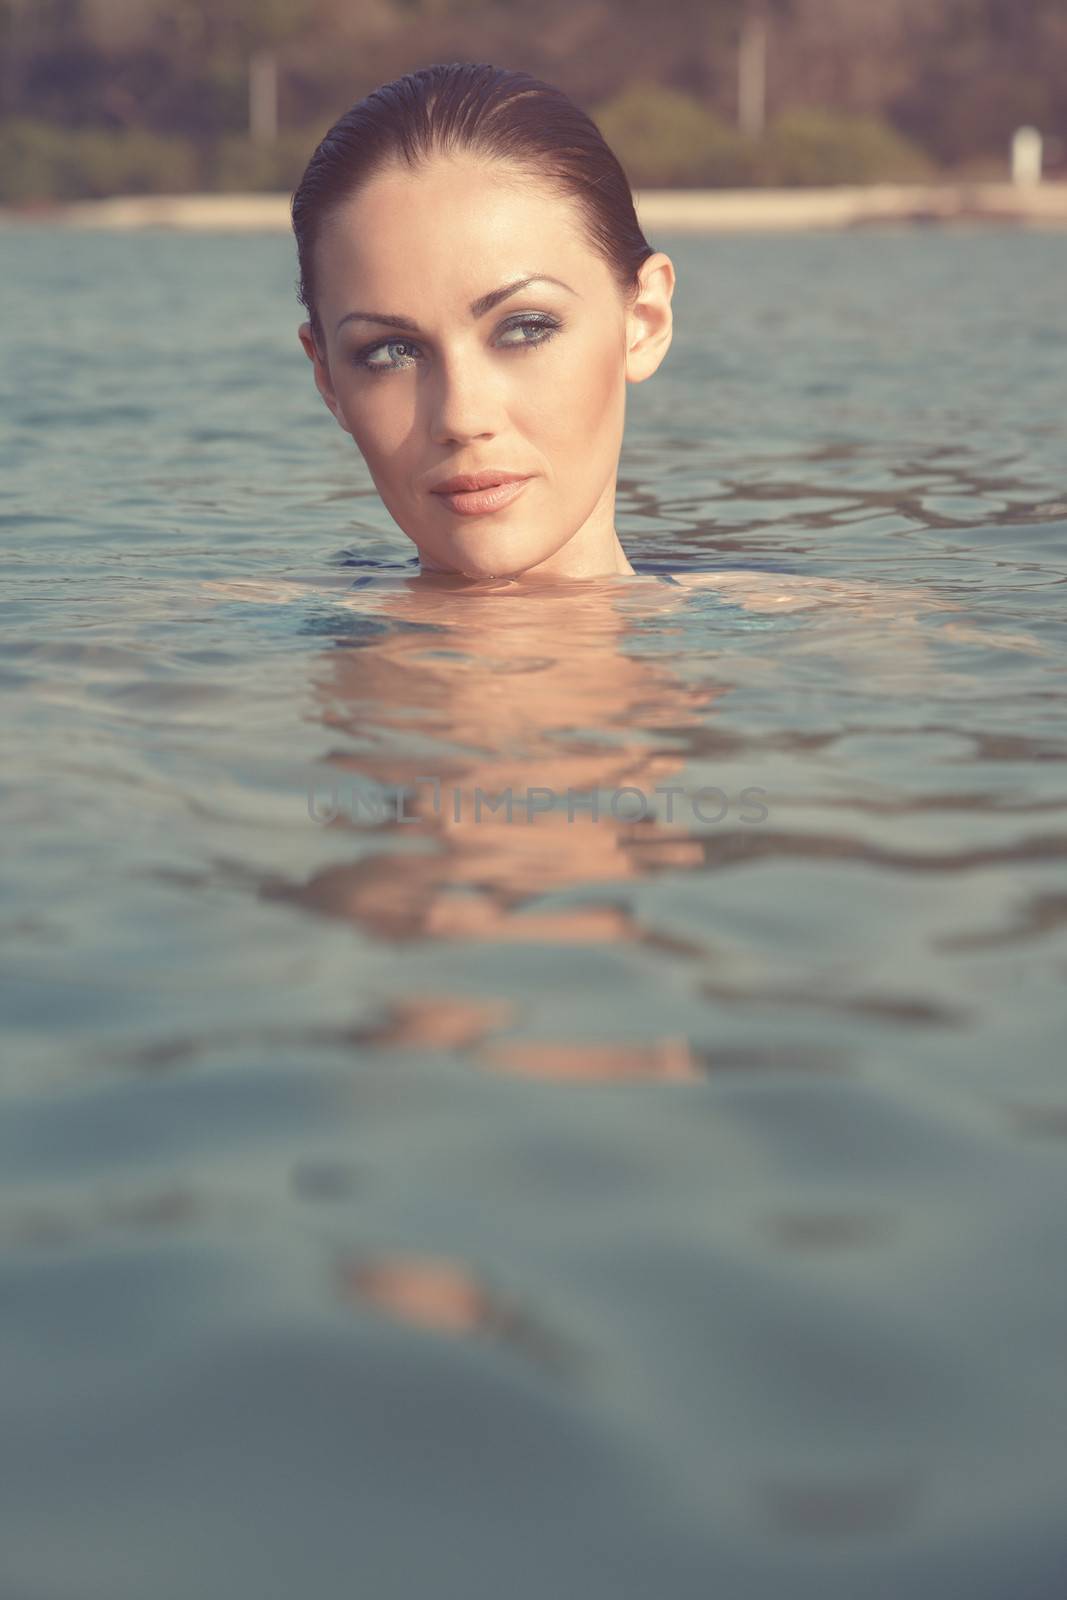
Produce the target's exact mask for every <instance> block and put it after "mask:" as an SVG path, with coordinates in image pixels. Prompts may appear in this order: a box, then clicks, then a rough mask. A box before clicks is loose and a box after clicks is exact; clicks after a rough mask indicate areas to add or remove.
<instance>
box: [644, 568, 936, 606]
mask: <svg viewBox="0 0 1067 1600" xmlns="http://www.w3.org/2000/svg"><path fill="white" fill-rule="evenodd" d="M668 576H669V578H670V581H671V582H672V583H676V584H678V585H679V586H680V587H681V588H683V589H689V590H697V591H701V592H704V593H712V594H715V595H718V596H720V597H721V598H722V599H724V600H727V601H730V602H732V603H733V604H735V605H740V606H743V607H744V608H745V609H746V610H748V611H798V610H802V609H804V608H806V607H808V608H810V607H819V606H832V607H835V608H843V609H845V610H849V611H858V612H862V613H863V614H865V615H867V616H870V615H872V614H876V613H878V614H884V615H899V614H900V610H901V607H902V606H904V607H905V608H907V609H908V610H910V611H912V612H916V611H920V610H931V609H932V610H941V609H943V608H944V602H942V601H939V600H937V598H936V597H935V596H934V595H932V594H930V593H929V591H927V590H924V589H921V588H919V587H915V588H909V589H904V588H901V587H900V586H899V585H889V584H879V583H872V582H868V581H866V580H864V579H860V578H852V579H849V578H824V577H820V576H816V575H812V574H806V573H798V572H790V571H787V570H786V569H784V568H768V567H751V568H749V567H723V568H715V569H713V570H710V571H684V570H681V571H675V572H672V573H670V574H669V575H668Z"/></svg>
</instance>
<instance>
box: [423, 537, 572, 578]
mask: <svg viewBox="0 0 1067 1600" xmlns="http://www.w3.org/2000/svg"><path fill="white" fill-rule="evenodd" d="M552 553H553V552H552V551H551V550H541V549H534V548H531V547H530V546H529V545H526V546H523V545H522V544H521V542H517V541H515V540H514V539H501V538H496V539H494V538H492V537H491V536H489V537H486V536H483V537H481V538H480V539H474V538H470V539H457V540H455V541H454V543H453V544H452V545H451V546H450V547H449V549H448V550H432V551H431V550H425V551H420V557H421V560H422V565H423V567H424V569H426V570H434V571H448V572H456V573H461V574H462V575H463V576H464V577H466V578H517V577H520V576H521V574H522V573H524V572H529V570H530V569H531V567H536V566H538V565H540V563H541V562H542V561H545V560H547V559H548V557H549V556H550V555H551V554H552Z"/></svg>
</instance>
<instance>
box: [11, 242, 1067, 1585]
mask: <svg viewBox="0 0 1067 1600" xmlns="http://www.w3.org/2000/svg"><path fill="white" fill-rule="evenodd" d="M653 242H654V243H655V244H656V245H657V246H658V247H662V248H665V249H667V250H669V252H670V253H671V255H672V257H673V259H674V261H675V263H676V267H677V270H678V279H679V283H678V290H677V294H676V300H675V307H676V330H675V342H674V345H673V347H672V350H671V352H670V354H669V356H668V358H667V360H666V362H665V364H664V366H663V367H662V368H661V369H660V372H659V373H658V374H657V375H656V377H655V378H654V379H653V380H652V381H651V382H649V383H647V384H644V385H640V386H633V387H631V389H630V391H629V401H628V404H629V421H628V429H627V440H626V447H625V451H624V456H623V461H622V465H621V471H620V486H619V501H618V527H619V531H620V535H621V537H622V540H623V543H624V544H625V546H626V548H627V550H628V553H629V554H630V557H631V559H632V560H633V562H634V563H635V565H637V566H638V567H639V568H641V570H642V574H643V575H642V576H641V577H640V578H637V579H620V580H609V581H606V582H604V583H596V584H592V585H586V586H581V585H579V586H577V588H576V589H572V590H567V591H566V592H561V593H560V594H558V595H546V594H539V595H531V594H529V593H527V592H517V591H516V587H515V586H514V585H508V584H506V583H505V584H501V585H499V586H496V587H494V586H489V589H488V590H487V591H485V592H479V593H478V594H476V595H468V596H467V597H466V601H467V602H469V603H466V604H464V605H460V604H458V603H456V601H455V599H454V598H451V599H450V598H449V597H444V598H438V599H437V600H434V599H433V598H432V597H431V599H430V601H427V600H426V598H425V596H423V597H421V598H419V597H418V596H414V595H413V591H412V586H411V583H410V579H411V577H412V574H413V571H414V568H413V563H412V555H411V546H410V545H409V544H408V543H407V541H406V540H405V539H404V538H403V536H402V535H401V534H400V533H399V531H398V530H397V529H396V528H395V526H394V525H393V524H392V522H391V519H390V518H389V516H388V513H387V512H386V511H385V510H384V508H383V507H382V506H381V504H380V502H379V501H378V498H377V496H376V494H375V492H374V489H373V486H372V484H371V483H370V480H369V476H368V474H367V473H366V470H365V468H364V467H363V465H362V463H361V461H360V460H359V458H358V456H357V455H356V454H355V452H354V450H353V448H352V445H351V441H350V440H349V439H348V438H347V436H346V435H344V434H342V433H341V432H340V430H339V429H337V428H336V426H335V425H334V424H333V422H332V421H331V419H330V418H329V416H328V414H327V413H326V411H325V409H324V407H323V406H322V403H321V401H320V400H319V398H318V396H317V394H316V393H315V391H314V387H313V384H312V381H311V373H310V368H309V367H308V365H307V362H306V360H305V357H304V355H303V353H302V351H301V350H300V347H299V344H298V341H297V337H296V326H297V323H298V321H299V315H298V311H299V308H298V307H297V305H296V301H295V296H294V292H293V284H294V279H295V270H296V269H295V260H294V257H293V252H292V247H291V245H290V242H289V241H288V240H286V239H278V238H273V237H261V238H255V237H247V236H234V237H225V236H202V237H199V236H195V235H176V234H169V233H166V232H156V233H144V234H136V235H132V236H129V237H122V236H115V235H108V234H104V233H99V234H94V233H86V234H78V235H76V236H75V235H66V234H63V233H62V232H59V231H52V230H49V229H46V228H38V227H19V228H9V229H8V230H6V231H5V232H4V233H3V235H2V236H0V250H2V252H3V264H4V280H5V296H6V301H7V305H8V317H7V319H6V321H5V326H4V330H3V334H2V339H3V357H4V359H3V361H2V364H0V416H2V418H3V422H4V432H3V443H2V446H0V451H2V456H0V459H2V463H3V469H4V471H3V502H2V506H0V522H2V524H3V549H2V552H0V561H2V571H3V577H4V585H3V602H2V604H3V621H4V627H3V632H2V636H0V687H2V691H3V694H4V708H3V709H4V716H5V726H6V728H7V732H8V747H7V759H6V761H5V775H4V791H5V800H6V817H7V826H6V839H7V844H8V849H7V851H6V852H5V860H4V865H3V868H2V872H3V885H4V890H5V894H4V901H3V912H2V923H0V933H2V938H3V951H4V955H5V958H6V959H5V963H4V971H5V976H4V979H3V990H4V1002H5V1006H4V1010H5V1017H6V1043H5V1050H4V1069H3V1080H2V1094H3V1098H2V1103H0V1182H2V1186H3V1187H2V1200H3V1203H2V1208H0V1216H2V1220H0V1297H2V1299H3V1302H4V1315H3V1319H2V1324H0V1326H2V1334H0V1338H2V1341H3V1360H2V1363H0V1374H2V1376H0V1436H2V1438H3V1442H4V1453H5V1457H6V1465H7V1468H8V1471H7V1473H6V1474H5V1477H6V1489H5V1494H4V1500H5V1511H6V1517H7V1525H6V1527H5V1530H4V1535H3V1539H2V1541H0V1573H3V1579H4V1581H3V1591H4V1594H5V1596H6V1595H8V1594H10V1595H11V1596H12V1597H13V1600H15V1597H17V1600H24V1597H25V1600H30V1597H32V1600H37V1597H45V1596H47V1597H48V1600H98V1597H99V1600H143V1597H144V1596H145V1594H146V1593H151V1594H152V1596H153V1597H154V1600H188V1597H189V1596H190V1595H193V1594H195V1595H196V1596H197V1597H198V1600H216V1597H218V1600H222V1597H225V1600H246V1597H247V1600H253V1597H255V1600H273V1597H278V1600H282V1597H284V1600H291V1597H292V1596H294V1595H298V1594H299V1595H309V1596H311V1595H314V1596H318V1595H322V1596H331V1597H332V1596H334V1595H337V1594H339V1593H359V1594H367V1595H374V1596H382V1597H385V1596H393V1595H395V1596H405V1597H406V1596H409V1595H415V1594H423V1593H431V1592H432V1593H434V1594H437V1595H442V1596H447V1597H450V1600H451V1597H455V1600H471V1597H479V1596H482V1595H484V1596H486V1597H490V1596H491V1597H494V1600H495V1597H496V1596H499V1595H503V1594H506V1595H508V1596H509V1597H512V1600H527V1597H529V1600H534V1597H537V1600H542V1597H543V1596H545V1595H551V1594H559V1595H566V1596H569V1595H579V1594H580V1595H582V1596H583V1597H584V1600H600V1597H604V1600H609V1597H610V1600H619V1597H626V1600H646V1597H649V1596H652V1595H657V1596H660V1595H662V1596H665V1597H669V1600H689V1597H690V1596H692V1597H694V1600H696V1597H698V1596H699V1597H701V1600H706V1597H707V1596H708V1595H709V1594H711V1593H713V1592H714V1593H723V1594H727V1595H731V1596H738V1597H741V1596H743V1597H744V1600H756V1597H762V1596H768V1597H770V1596H772V1595H773V1596H778V1595H780V1594H781V1593H782V1592H783V1591H784V1590H788V1592H789V1593H790V1594H792V1595H803V1596H809V1595H810V1596H812V1597H815V1596H818V1597H820V1600H822V1597H826V1596H834V1597H841V1600H855V1596H856V1595H857V1594H860V1593H868V1592H871V1593H875V1594H879V1595H881V1594H884V1595H887V1596H888V1595H894V1596H896V1595H902V1594H909V1595H915V1596H924V1597H925V1596H930V1597H931V1600H933V1597H937V1600H940V1597H942V1596H945V1595H949V1594H956V1593H960V1594H967V1595H968V1597H969V1600H981V1597H989V1600H993V1597H996V1600H1002V1597H1003V1596H1004V1595H1006V1594H1011V1595H1012V1596H1017V1597H1019V1600H1045V1597H1048V1600H1052V1597H1053V1596H1057V1597H1058V1596H1059V1595H1060V1594H1061V1593H1062V1586H1063V1572H1064V1565H1065V1560H1067V1536H1065V1535H1064V1532H1063V1515H1062V1511H1063V1484H1064V1479H1065V1472H1067V1385H1065V1379H1067V1359H1065V1351H1067V1342H1065V1332H1067V1329H1065V1322H1067V1264H1065V1254H1064V1250H1063V1215H1064V1202H1065V1200H1067V1144H1065V1136H1067V1086H1065V1083H1064V1068H1063V1044H1062V1039H1063V1027H1064V1020H1065V1018H1064V1004H1063V985H1064V977H1065V974H1067V935H1065V928H1067V833H1065V830H1064V826H1063V817H1064V806H1065V801H1067V787H1065V771H1067V769H1065V765H1064V763H1065V761H1067V736H1065V725H1064V653H1063V648H1062V646H1063V620H1062V619H1063V593H1064V591H1063V587H1062V586H1063V582H1064V576H1065V572H1067V450H1065V444H1067V425H1065V422H1064V418H1065V417H1067V364H1065V355H1067V319H1065V315H1064V310H1063V297H1062V289H1061V285H1062V282H1063V276H1064V266H1065V251H1067V242H1065V241H1064V239H1063V238H1062V236H1056V235H1039V234H1035V235H1017V234H1013V233H1010V232H998V231H996V230H975V231H972V232H967V233H956V234H938V233H927V232H907V231H901V232H884V233H869V234H864V233H856V234H842V235H836V236H810V237H804V236H799V237H791V238H788V239H777V238H766V239H759V238H752V239H719V240H714V239H708V240H704V239H694V238H679V239H668V238H656V239H655V240H654V241H653ZM715 568H735V569H736V568H747V569H768V568H769V569H772V570H774V571H778V572H780V573H784V574H790V573H793V574H800V575H803V576H805V577H826V578H840V579H853V580H862V581H864V582H867V583H870V584H872V585H879V586H883V587H884V588H886V589H893V590H895V591H896V592H897V594H898V597H899V596H900V595H901V594H902V593H903V598H899V600H898V602H895V603H894V613H893V614H892V615H885V614H884V611H883V612H882V613H879V614H878V615H877V616H876V617H874V618H871V617H868V618H866V619H864V617H863V616H862V615H857V614H855V613H853V612H851V611H850V610H849V609H848V608H843V607H835V606H832V605H831V606H819V607H815V608H812V609H810V610H800V611H794V612H791V613H789V614H784V615H773V614H769V613H757V612H753V611H748V610H746V609H745V608H744V607H739V606H737V605H731V604H728V603H724V602H723V601H722V600H721V599H719V598H717V597H716V596H715V595H714V594H711V593H688V594H686V593H682V594H680V595H679V594H675V593H674V591H673V590H672V589H671V588H670V587H669V586H667V585H663V584H661V583H659V582H658V581H657V580H656V574H657V573H665V572H691V571H694V570H710V569H715ZM291 580H299V583H297V582H292V581H291ZM235 581H238V582H248V583H259V584H264V585H268V586H273V587H274V588H275V589H281V590H282V591H283V592H284V588H285V585H286V584H287V583H288V588H289V593H288V595H287V596H286V599H287V603H284V604H282V603H277V602H276V601H275V602H273V603H271V602H268V601H267V600H265V599H264V595H263V594H262V593H260V594H259V596H258V597H255V596H252V595H250V593H248V592H246V593H245V594H243V595H242V594H241V593H239V592H236V591H235V592H232V593H230V594H229V595H224V594H221V593H219V592H218V591H215V590H212V589H210V588H205V585H211V584H216V585H218V584H222V583H231V582H235ZM783 581H785V580H784V579H783ZM908 594H914V596H915V607H914V614H913V611H912V608H911V607H910V606H909V604H908V601H907V595H908ZM924 596H925V597H927V599H929V598H930V597H932V598H933V599H935V600H937V601H938V602H939V603H941V604H942V605H943V606H944V611H943V612H936V611H933V610H932V609H930V608H929V606H926V607H924V606H923V605H922V604H921V603H920V600H921V597H924ZM953 624H954V625H955V626H954V627H953V626H952V625H953ZM427 780H435V781H436V784H437V785H438V789H437V790H435V788H434V783H433V781H430V782H428V781H427ZM657 787H659V788H661V789H671V788H673V789H675V790H676V791H678V793H677V794H676V796H675V804H674V809H673V816H668V812H667V805H666V797H665V796H663V795H660V796H659V797H657V800H656V803H655V807H654V808H651V809H650V812H649V814H647V815H642V816H640V817H637V816H635V815H634V812H635V811H636V809H637V801H636V800H635V799H634V796H633V791H640V793H641V794H643V795H646V796H652V795H653V794H654V792H655V790H656V788H657ZM535 789H536V790H540V791H542V792H543V791H545V790H548V791H551V793H552V794H553V796H555V797H559V796H563V795H565V794H566V791H567V790H568V789H570V790H572V791H573V792H574V793H576V794H584V795H587V796H589V795H591V794H593V793H596V794H597V795H598V796H599V797H600V804H601V812H600V814H599V815H598V817H597V819H596V820H594V819H593V817H592V815H591V810H590V808H589V806H585V807H582V806H578V807H576V809H575V811H574V815H573V816H571V815H569V814H568V812H567V809H566V805H565V803H559V802H558V798H557V800H555V801H553V802H551V803H550V804H549V805H548V806H547V807H543V806H542V803H541V802H538V801H534V802H533V804H532V809H524V805H523V804H522V803H518V802H517V803H516V804H515V808H514V812H513V815H512V819H511V820H510V821H509V820H508V818H507V816H506V814H504V813H503V812H502V811H496V812H490V811H489V810H488V808H487V809H486V810H485V811H484V812H483V813H482V815H481V816H480V818H479V819H478V820H475V817H474V811H473V808H474V802H475V794H476V791H479V790H480V791H482V792H483V793H484V794H487V795H492V796H499V795H500V794H502V793H504V792H505V791H509V790H510V791H511V793H512V794H513V796H515V797H519V798H520V800H521V801H522V802H524V803H525V807H527V808H529V807H530V805H531V802H530V795H531V791H533V790H535ZM624 790H629V791H631V794H630V799H629V800H626V799H623V800H621V801H619V800H618V796H619V795H620V794H621V793H622V791H624ZM712 790H718V791H720V792H721V794H722V796H723V797H724V801H725V803H724V804H723V805H717V803H716V802H715V801H714V800H711V799H709V798H708V797H707V795H706V796H705V799H704V801H703V803H702V810H703V814H699V813H698V812H697V810H696V809H695V808H694V806H693V804H692V802H691V798H690V797H691V796H692V795H693V794H695V793H699V792H701V791H708V793H709V794H710V791H712ZM398 794H402V795H403V796H404V805H403V807H402V812H403V814H402V815H401V813H400V811H399V810H398V808H397V805H396V798H397V795H398ZM456 795H459V796H460V805H459V814H458V815H457V814H456V809H455V806H456V802H455V798H454V797H455V796H456ZM744 796H747V798H743V797H744ZM435 799H436V800H437V801H438V804H437V806H436V807H435V804H434V801H435ZM613 800H614V801H615V802H616V803H615V805H614V809H613V804H612V803H613ZM375 805H377V806H378V807H379V810H378V812H377V813H376V812H375ZM390 807H391V808H392V809H391V810H390ZM717 810H721V811H722V815H721V816H720V815H717V814H716V812H717ZM760 811H762V812H763V813H764V814H763V815H762V816H760V815H759V814H758V813H759V812H760ZM528 816H529V817H530V818H531V820H527V817H528Z"/></svg>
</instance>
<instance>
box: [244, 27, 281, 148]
mask: <svg viewBox="0 0 1067 1600" xmlns="http://www.w3.org/2000/svg"><path fill="white" fill-rule="evenodd" d="M248 132H249V136H250V137H251V139H252V141H253V143H255V144H272V143H273V142H274V140H275V139H276V138H277V137H278V59H277V57H276V56H275V54H274V51H273V50H257V51H256V52H255V54H254V55H253V56H252V59H251V61H250V62H249V64H248Z"/></svg>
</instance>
